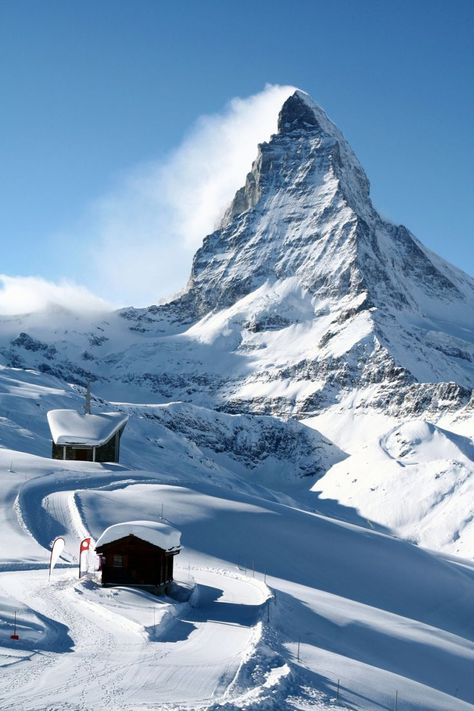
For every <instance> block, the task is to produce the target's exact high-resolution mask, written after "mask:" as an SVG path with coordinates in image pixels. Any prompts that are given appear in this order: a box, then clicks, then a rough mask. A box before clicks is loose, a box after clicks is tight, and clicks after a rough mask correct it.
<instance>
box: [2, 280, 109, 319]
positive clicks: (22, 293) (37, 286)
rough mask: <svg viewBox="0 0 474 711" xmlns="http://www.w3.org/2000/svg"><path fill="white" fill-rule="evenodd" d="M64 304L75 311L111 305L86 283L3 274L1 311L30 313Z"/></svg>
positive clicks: (101, 308)
mask: <svg viewBox="0 0 474 711" xmlns="http://www.w3.org/2000/svg"><path fill="white" fill-rule="evenodd" d="M52 306H53V307H57V306H59V307H62V308H64V309H68V310H69V311H75V312H80V313H84V312H88V311H89V312H98V311H106V310H109V309H110V308H111V307H110V306H109V305H108V304H107V303H106V302H105V301H104V300H103V299H101V298H99V297H97V296H95V295H94V294H92V293H91V292H90V291H89V290H88V289H86V288H85V287H84V286H79V285H78V284H74V283H73V282H70V281H66V280H62V281H60V282H58V283H54V282H50V281H46V280H45V279H41V278H40V277H21V276H20V277H15V276H6V275H5V274H0V314H3V315H13V314H27V313H33V312H35V311H45V310H47V309H49V308H51V307H52Z"/></svg>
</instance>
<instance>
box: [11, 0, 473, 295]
mask: <svg viewBox="0 0 474 711" xmlns="http://www.w3.org/2000/svg"><path fill="white" fill-rule="evenodd" d="M473 31H474V2H471V0H466V1H464V0H452V1H451V2H447V1H445V0H442V1H438V0H410V1H405V0H392V1H391V2H388V1H386V2H384V1H383V0H335V1H334V2H331V3H328V2H326V1H325V2H319V1H318V0H312V1H306V0H300V1H299V2H279V1H278V0H273V2H269V1H267V0H259V2H255V1H254V2H250V1H249V0H240V2H239V3H228V2H223V1H222V0H221V1H220V2H217V1H210V0H200V1H199V2H197V1H195V2H191V1H188V2H179V1H175V2H159V1H158V0H151V1H150V0H139V1H138V2H109V1H108V0H101V2H100V3H97V2H95V1H94V2H93V1H91V0H82V2H80V3H74V2H72V1H65V0H54V1H53V0H43V1H42V2H41V3H40V2H34V1H33V0H29V1H25V0H16V1H15V2H12V1H10V2H2V3H0V85H1V96H2V110H1V112H0V135H1V142H2V160H1V162H0V181H1V190H2V210H1V214H0V235H1V244H2V263H1V266H0V272H2V273H4V274H8V275H15V276H27V275H33V276H41V277H44V278H45V279H48V280H52V281H58V280H60V279H61V278H68V279H73V280H75V281H76V282H78V283H80V284H85V285H86V286H87V287H88V288H90V289H91V290H92V291H94V292H95V293H98V294H100V295H101V296H105V297H107V296H108V294H107V288H108V287H107V280H106V279H104V282H103V283H102V282H101V278H100V270H98V269H97V265H95V268H94V269H93V270H90V269H89V266H88V265H89V259H90V255H91V253H92V252H93V251H94V246H95V240H98V239H100V238H101V237H100V230H98V229H97V221H98V219H99V221H100V218H97V205H98V204H99V205H102V204H103V202H104V201H105V202H107V203H108V205H109V211H110V205H112V206H114V205H116V204H118V203H120V200H121V196H123V195H124V192H127V190H128V193H129V192H130V180H132V182H133V180H134V176H137V175H138V174H140V176H141V177H140V180H142V177H143V175H142V174H143V171H145V172H146V171H147V170H148V168H149V166H150V165H151V166H153V170H155V169H156V166H159V165H160V164H161V163H164V164H166V162H167V161H169V159H170V155H174V153H175V152H176V150H178V151H179V147H180V145H181V144H182V141H183V138H184V139H186V137H189V135H190V132H191V134H192V132H193V125H195V122H196V120H197V119H198V117H199V116H201V115H203V114H206V115H209V114H211V115H212V114H215V113H222V111H225V110H224V107H225V105H226V103H227V102H228V101H229V100H231V99H232V98H233V97H236V96H240V97H248V96H250V95H255V94H258V93H259V92H261V91H262V90H263V88H264V86H265V85H266V84H267V83H271V84H281V85H287V84H288V85H293V86H298V87H301V88H303V89H305V90H306V91H308V92H309V93H310V94H311V95H312V96H313V98H314V99H315V100H316V101H317V102H318V103H319V104H321V105H322V106H323V108H324V109H325V110H326V112H327V113H328V114H329V116H330V117H331V118H332V119H333V120H334V121H335V123H336V124H337V125H338V126H339V127H340V128H341V129H342V131H343V132H344V134H345V135H346V137H347V138H348V140H349V141H350V143H351V144H352V146H353V148H354V150H355V152H356V153H357V154H358V156H359V158H360V160H361V162H362V164H363V166H364V167H365V169H366V172H367V174H368V176H369V179H370V181H371V185H372V195H373V199H374V202H375V205H376V206H377V208H378V209H379V210H380V211H381V212H382V214H384V215H385V216H387V217H389V218H390V219H392V220H394V221H396V222H400V223H403V224H405V225H406V226H407V227H408V228H409V229H410V230H411V231H412V232H413V233H414V234H415V235H416V236H417V237H418V238H419V239H421V240H422V241H423V242H424V243H425V244H426V245H427V246H429V247H430V248H431V249H433V250H435V251H437V252H438V253H439V254H441V255H442V256H443V257H445V258H447V259H448V260H450V261H451V262H452V263H454V264H456V265H458V266H460V267H461V268H463V269H464V270H465V271H467V272H469V273H471V274H472V273H473V272H474V255H473V249H472V204H473V197H474V196H473V188H472V184H473V181H472V166H473V157H474V150H473V135H472V133H473V132H472V117H473V113H474V112H473V109H474V90H473V85H474V82H473V75H474V72H473V69H474V58H473V54H474V53H473V44H472V37H473V34H474V32H473ZM194 130H195V129H194ZM249 167H250V166H249ZM152 172H153V171H152ZM124 186H128V187H127V188H125V187H124ZM125 199H127V198H125ZM134 209H135V210H136V209H137V207H136V205H135V207H134ZM99 211H100V210H99ZM109 217H110V215H109ZM117 219H119V218H117ZM119 227H120V229H121V230H122V236H121V239H122V241H123V240H124V239H126V234H125V232H126V230H127V229H130V221H129V222H128V224H127V225H121V226H119ZM151 227H152V225H151V226H149V229H150V230H151ZM130 232H131V233H130V235H129V238H130V244H131V245H133V240H134V239H135V235H134V234H132V233H133V229H131V230H130ZM203 236H204V235H203ZM156 240H157V242H159V241H160V240H162V241H163V249H162V251H161V253H160V256H159V259H160V260H162V261H163V262H166V261H167V256H166V255H167V250H169V249H172V247H171V246H170V245H169V243H167V242H166V235H161V234H157V236H156ZM144 244H145V243H144V242H143V245H144ZM188 246H189V245H188ZM194 246H195V245H193V249H194ZM143 248H144V249H145V247H143ZM112 249H113V247H112V246H111V250H112ZM190 254H191V251H190V250H189V249H188V251H183V253H182V255H179V258H178V257H175V259H174V260H173V259H170V264H171V263H173V264H172V270H173V274H174V282H173V283H164V280H163V279H161V277H160V272H159V270H158V271H157V275H158V279H156V280H155V283H153V280H152V279H151V283H150V284H149V285H147V287H146V289H144V290H142V291H139V290H137V289H135V287H134V285H133V280H131V281H130V283H128V282H127V278H128V277H129V276H130V275H128V277H127V274H124V275H123V294H120V288H119V286H117V284H115V286H114V287H113V290H114V293H113V300H114V301H115V302H117V303H118V302H123V303H128V302H132V301H133V300H134V298H135V299H136V301H138V302H142V303H146V302H147V301H149V302H151V301H154V300H156V299H157V298H158V297H159V296H161V295H163V293H166V292H167V291H169V289H170V288H171V287H172V286H173V287H174V286H175V285H176V286H177V285H179V284H183V283H184V281H185V279H186V274H187V272H188V270H189V259H190ZM153 258H155V255H154V256H153Z"/></svg>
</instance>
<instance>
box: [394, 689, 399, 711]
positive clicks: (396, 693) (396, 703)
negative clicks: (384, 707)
mask: <svg viewBox="0 0 474 711" xmlns="http://www.w3.org/2000/svg"><path fill="white" fill-rule="evenodd" d="M394 709H395V711H398V691H396V692H395V706H394Z"/></svg>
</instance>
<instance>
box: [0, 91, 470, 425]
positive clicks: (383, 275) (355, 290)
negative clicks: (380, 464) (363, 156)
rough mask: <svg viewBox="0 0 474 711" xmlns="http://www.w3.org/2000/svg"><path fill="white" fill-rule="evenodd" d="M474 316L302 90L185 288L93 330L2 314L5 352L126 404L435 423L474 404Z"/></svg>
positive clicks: (455, 275)
mask: <svg viewBox="0 0 474 711" xmlns="http://www.w3.org/2000/svg"><path fill="white" fill-rule="evenodd" d="M473 314H474V281H473V280H472V279H471V278H470V277H468V276H467V275H466V274H463V273H462V272H461V271H460V270H458V269H455V268H454V267H452V266H450V265H449V264H447V263H446V262H444V261H443V260H442V259H440V258H439V257H437V256H436V255H434V254H432V253H431V252H430V251H429V250H427V249H426V248H425V247H423V245H421V244H420V243H419V242H418V241H417V240H416V239H415V238H414V237H413V235H411V234H410V232H409V231H408V230H407V229H406V228H405V227H403V226H396V225H393V224H391V223H389V222H387V221H386V220H383V219H382V218H381V217H380V215H378V213H377V212H376V210H375V209H374V207H373V205H372V203H371V200H370V194H369V182H368V180H367V177H366V175H365V173H364V171H363V169H362V167H361V166H360V164H359V162H358V160H357V158H356V157H355V155H354V154H353V152H352V150H351V148H350V146H349V145H348V144H347V142H346V141H345V139H344V137H343V136H342V134H341V133H340V131H339V130H338V129H337V128H336V127H335V126H334V125H333V124H332V123H331V121H330V120H329V119H328V118H327V116H326V115H325V114H324V112H323V111H322V110H321V109H320V108H319V107H318V106H316V105H315V104H314V103H313V102H312V100H311V99H310V98H309V97H308V96H307V95H306V94H304V93H303V92H300V91H297V92H295V94H293V96H291V97H290V98H289V99H288V100H287V101H286V102H285V104H284V105H283V107H282V109H281V112H280V116H279V122H278V133H277V134H275V135H274V136H273V137H272V138H271V140H270V141H269V142H268V143H264V144H262V145H260V146H259V149H258V155H257V158H256V160H255V162H254V164H253V166H252V170H251V172H250V173H249V174H248V176H247V180H246V183H245V186H243V187H242V188H241V189H240V190H239V191H238V192H237V193H236V195H235V198H234V200H233V202H232V204H231V205H230V206H229V208H228V210H227V212H226V213H225V215H224V217H223V220H222V223H221V225H220V227H219V229H217V230H216V231H215V232H214V233H212V234H211V235H209V236H207V237H206V238H205V239H204V242H203V245H202V247H201V248H200V249H199V250H198V252H197V253H196V255H195V258H194V261H193V266H192V272H191V277H190V279H189V282H188V285H187V288H186V289H185V291H184V292H183V293H182V295H181V296H179V297H178V298H176V299H175V300H174V301H171V302H170V303H168V304H165V305H164V306H152V307H150V308H148V309H140V310H136V309H126V310H122V311H120V312H118V313H115V314H107V315H106V316H105V317H104V318H102V319H100V320H97V322H96V323H94V324H90V323H87V322H86V321H85V319H81V318H79V317H72V316H71V315H68V314H61V313H56V314H54V315H53V317H52V318H51V317H50V316H49V317H46V316H44V317H42V318H40V319H39V318H38V317H36V316H30V317H25V318H21V319H19V318H16V317H15V318H9V319H4V320H3V322H2V324H0V333H1V350H0V354H1V357H2V359H3V362H4V364H5V365H9V366H14V367H15V366H16V367H33V368H36V369H39V370H43V371H45V372H48V373H50V374H52V375H57V376H59V377H60V378H61V379H63V380H68V381H69V382H77V383H82V384H84V383H85V382H86V381H87V380H93V381H94V382H95V386H94V388H95V390H96V391H97V392H100V393H102V394H103V395H104V396H106V397H113V398H114V399H124V400H125V399H127V400H129V401H141V402H145V401H149V402H160V401H169V400H183V401H187V402H193V403H194V404H197V405H204V406H206V407H210V408H215V409H216V408H217V409H221V410H227V411H229V412H253V413H267V414H276V415H280V416H281V415H284V416H293V417H294V416H296V417H302V416H307V415H313V414H317V413H319V412H321V411H323V410H324V409H325V408H327V407H329V406H331V405H333V404H336V403H342V404H343V403H346V404H347V403H348V404H350V406H352V407H371V408H375V409H378V410H380V411H384V412H387V413H389V414H393V415H396V416H397V415H399V414H403V415H407V414H419V413H421V412H423V413H432V415H433V416H435V415H436V413H439V412H440V411H444V410H446V409H448V410H456V409H459V408H461V407H472V400H471V394H472V388H473V386H474V323H473V322H474V319H473Z"/></svg>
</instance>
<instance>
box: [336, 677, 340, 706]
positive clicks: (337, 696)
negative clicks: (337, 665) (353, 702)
mask: <svg viewBox="0 0 474 711" xmlns="http://www.w3.org/2000/svg"><path fill="white" fill-rule="evenodd" d="M336 701H339V679H338V680H337V691H336Z"/></svg>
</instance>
